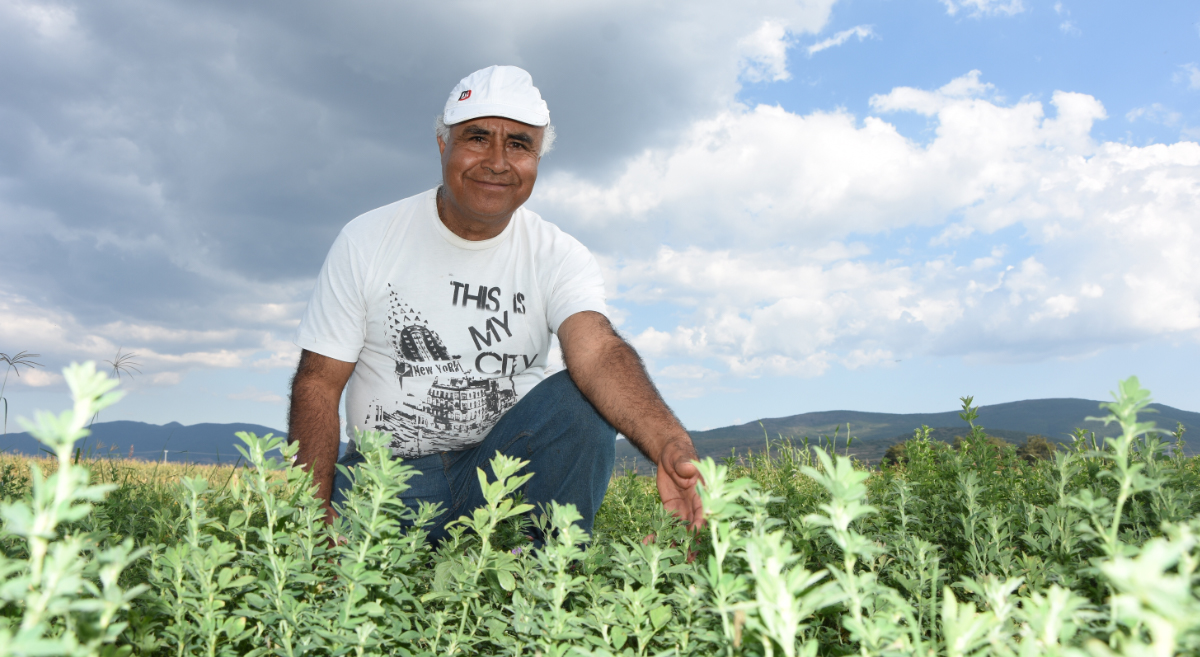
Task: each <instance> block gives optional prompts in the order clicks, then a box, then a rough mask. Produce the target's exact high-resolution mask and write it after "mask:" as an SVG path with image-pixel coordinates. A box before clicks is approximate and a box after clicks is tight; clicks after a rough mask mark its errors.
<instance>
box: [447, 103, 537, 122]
mask: <svg viewBox="0 0 1200 657" xmlns="http://www.w3.org/2000/svg"><path fill="white" fill-rule="evenodd" d="M481 116H499V117H502V118H505V119H512V120H513V121H520V122H521V123H527V124H529V125H532V126H538V127H544V126H546V125H548V124H549V123H550V114H549V113H548V112H538V111H536V110H530V109H528V108H525V107H514V106H512V105H505V104H504V103H473V104H471V105H458V106H455V107H452V108H450V109H447V110H446V112H445V114H444V115H443V117H442V120H443V121H445V122H446V125H454V124H455V123H462V122H463V121H470V120H471V119H478V118H479V117H481Z"/></svg>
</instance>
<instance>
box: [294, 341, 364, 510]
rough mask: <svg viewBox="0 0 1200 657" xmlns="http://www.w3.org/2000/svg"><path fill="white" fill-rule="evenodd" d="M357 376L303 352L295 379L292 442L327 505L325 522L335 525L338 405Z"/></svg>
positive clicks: (350, 367) (334, 362)
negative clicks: (334, 485)
mask: <svg viewBox="0 0 1200 657" xmlns="http://www.w3.org/2000/svg"><path fill="white" fill-rule="evenodd" d="M353 372H354V363H347V362H345V361H340V360H337V359H334V358H329V357H328V356H322V355H321V354H318V353H313V352H311V351H308V350H304V351H301V352H300V364H299V365H298V366H297V367H296V375H295V376H294V377H292V395H291V408H290V409H289V410H288V442H299V443H300V451H299V453H298V454H297V456H296V463H297V464H298V465H300V467H302V468H304V469H306V470H308V471H309V472H311V473H312V477H313V483H315V484H316V485H317V496H318V497H320V498H321V499H322V500H324V501H325V521H326V522H329V523H332V522H333V518H334V512H333V507H332V506H330V503H329V500H330V497H331V496H332V495H333V476H334V473H335V472H336V470H335V466H336V464H337V458H338V443H339V442H340V440H341V438H340V436H339V435H338V430H339V423H338V402H339V401H340V400H341V398H342V390H343V389H344V388H345V387H346V381H348V380H349V379H350V375H351V374H352V373H353Z"/></svg>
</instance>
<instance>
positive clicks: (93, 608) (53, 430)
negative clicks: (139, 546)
mask: <svg viewBox="0 0 1200 657" xmlns="http://www.w3.org/2000/svg"><path fill="white" fill-rule="evenodd" d="M63 375H64V376H65V378H66V381H67V385H68V386H69V387H70V388H71V393H72V396H73V397H74V400H75V404H74V408H73V409H72V410H69V411H66V412H64V413H63V414H62V415H59V416H54V415H52V414H50V413H44V412H39V413H38V414H37V422H36V423H30V422H27V421H24V420H22V425H23V426H24V427H25V428H26V430H28V431H29V432H30V433H31V434H32V435H33V436H34V437H36V438H37V439H38V440H40V441H41V442H42V443H43V444H44V445H46V447H48V448H49V449H50V450H51V451H52V452H53V454H54V456H55V457H56V458H57V459H58V469H57V471H56V472H54V474H51V475H49V476H45V475H44V474H43V473H42V471H41V469H40V468H38V466H37V464H36V463H33V464H31V465H30V469H31V476H30V494H29V495H28V496H26V497H25V498H23V499H17V500H13V499H10V500H6V501H4V502H3V503H0V520H3V523H4V524H3V528H2V530H0V540H2V541H3V542H4V543H6V544H7V545H8V546H10V547H11V548H13V549H9V550H5V551H4V552H2V553H0V657H7V656H8V655H105V656H110V655H118V654H124V653H126V652H127V650H122V649H119V648H118V647H117V646H116V645H115V643H116V642H117V640H118V637H119V636H120V635H121V633H122V632H123V631H124V629H125V627H126V623H125V622H123V621H122V620H121V618H122V613H123V612H124V610H126V609H127V608H128V607H129V604H130V601H131V600H133V598H134V597H136V596H137V595H138V594H140V593H141V592H142V591H143V590H145V588H146V587H144V586H135V587H132V588H129V589H125V588H123V587H122V586H121V585H120V583H119V581H118V579H119V577H120V576H121V573H122V571H124V570H125V568H126V567H127V566H128V565H129V564H131V563H132V562H133V561H134V560H136V559H138V558H140V557H141V555H142V553H143V550H135V549H134V545H133V540H132V539H127V540H125V541H124V542H122V543H120V544H117V545H115V546H109V547H104V546H102V545H101V544H100V542H99V538H98V537H97V536H96V535H93V534H91V533H84V532H79V531H78V530H76V529H74V528H72V526H71V523H75V522H77V521H79V520H82V519H83V518H84V517H86V516H87V515H88V514H89V513H91V511H92V505H93V504H94V503H98V502H100V501H101V500H102V499H103V497H104V494H105V493H106V492H108V491H109V490H110V489H111V488H113V486H111V485H103V486H94V485H89V484H88V477H89V475H88V471H87V469H86V468H84V467H80V466H78V465H74V464H72V463H71V448H72V447H73V446H74V444H75V441H76V440H78V439H80V438H83V437H84V436H86V435H87V433H88V431H87V429H86V428H85V426H84V425H85V423H86V421H87V418H88V417H90V416H91V415H93V414H94V413H96V412H98V411H99V410H100V409H102V408H105V407H106V406H109V405H110V404H112V403H113V402H115V401H117V399H119V398H120V396H121V395H120V393H117V392H113V388H114V387H116V385H117V382H116V381H113V380H111V379H109V378H108V377H106V376H104V375H103V374H101V373H98V372H96V367H95V365H94V364H93V363H85V364H83V365H71V366H70V367H68V368H67V369H66V370H64V372H63ZM14 555H15V556H14Z"/></svg>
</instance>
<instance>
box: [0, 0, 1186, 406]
mask: <svg viewBox="0 0 1200 657" xmlns="http://www.w3.org/2000/svg"><path fill="white" fill-rule="evenodd" d="M467 6H468V5H467V4H466V3H456V2H446V3H438V4H437V5H436V6H428V7H419V8H418V7H408V6H398V5H395V4H393V3H386V2H360V3H355V4H353V5H345V6H342V7H339V8H337V9H336V10H335V9H333V8H330V7H328V6H326V5H323V4H322V3H315V2H313V3H307V2H300V3H283V2H280V3H256V4H255V5H253V6H246V5H244V4H243V3H236V2H228V3H222V2H214V3H206V4H205V5H203V6H197V5H194V4H193V3H183V2H139V1H135V0H115V1H113V2H106V3H71V2H40V1H30V0H20V1H17V0H5V1H4V2H0V44H3V45H0V62H3V64H0V85H2V87H3V88H4V89H5V90H6V93H5V94H3V95H2V97H0V126H3V127H0V234H2V235H4V237H5V239H4V242H5V253H6V257H5V258H3V259H0V352H4V353H13V352H16V351H20V350H23V349H24V350H28V351H32V352H36V353H40V354H42V357H41V358H40V359H39V361H40V362H42V363H44V364H45V365H46V368H44V369H43V370H40V371H33V372H25V371H23V372H22V376H21V377H20V378H16V379H14V378H12V377H10V381H9V385H8V388H7V390H6V391H5V396H6V397H8V398H9V400H10V405H11V407H12V409H13V411H14V413H16V414H22V413H28V412H29V411H31V410H32V409H34V408H58V407H61V406H62V404H63V403H64V400H65V390H64V386H63V385H62V382H61V378H60V377H57V376H56V375H54V371H56V370H57V369H58V368H61V367H62V366H63V365H65V364H66V363H68V362H70V361H72V360H81V359H95V360H104V359H111V358H112V357H113V355H114V354H115V352H116V350H117V348H123V349H124V350H125V351H127V352H128V351H132V352H134V353H137V354H138V355H139V358H138V362H139V363H140V370H141V372H139V373H136V374H135V376H134V377H133V379H132V381H131V382H129V385H128V388H129V390H130V395H129V396H128V398H127V399H126V401H124V402H122V403H121V404H120V405H118V406H117V407H115V408H114V409H112V410H111V411H108V412H107V416H108V417H107V418H105V419H131V420H141V421H149V422H156V423H163V422H168V421H172V420H177V421H181V422H184V423H186V424H191V423H196V422H233V421H248V422H257V423H261V424H266V425H268V426H273V427H278V428H283V427H284V419H283V418H284V416H285V397H286V393H287V383H288V379H289V377H290V374H291V368H293V367H294V363H295V358H296V350H295V347H294V346H293V345H291V343H290V340H291V337H292V332H293V331H294V326H295V323H296V321H297V320H298V318H299V316H300V313H301V312H302V310H303V307H304V303H305V302H306V300H307V295H308V293H309V291H310V290H311V287H312V282H313V279H314V277H315V275H316V273H317V270H318V268H319V267H320V263H321V261H322V259H323V257H324V253H325V251H326V250H327V249H328V246H329V244H330V243H331V242H332V239H333V237H334V236H335V235H336V233H337V231H338V230H339V229H340V227H341V226H342V225H343V224H345V223H346V222H347V221H349V220H350V219H352V218H353V217H354V216H355V215H357V214H359V213H361V212H364V211H366V210H369V209H371V208H373V207H376V206H378V205H381V204H383V203H387V202H390V201H392V200H395V199H398V198H402V197H404V196H407V195H410V194H413V193H417V192H419V191H422V190H424V189H427V188H429V187H431V186H433V185H434V184H436V182H437V165H436V151H434V150H433V140H432V135H431V134H430V127H429V126H430V123H431V118H432V116H433V114H434V113H435V112H436V111H437V110H438V108H439V107H440V105H441V103H442V101H443V100H444V97H445V94H446V93H447V92H448V90H449V89H450V88H451V87H452V86H453V85H454V84H455V83H456V82H457V80H458V79H459V78H461V77H462V76H464V75H466V74H467V73H469V72H470V71H472V70H474V69H476V68H479V67H482V66H485V65H488V64H491V63H513V64H518V65H521V66H523V67H525V68H527V69H528V70H529V71H530V72H531V73H532V74H533V76H534V80H535V83H536V84H538V85H539V87H540V88H541V89H542V91H543V94H544V95H545V96H546V98H547V100H548V102H549V104H550V109H551V116H552V119H553V120H554V122H555V123H556V125H557V126H558V128H559V135H560V136H559V146H558V147H557V148H556V151H555V152H554V153H552V154H551V155H550V156H548V157H547V158H546V160H545V161H544V162H543V164H542V174H541V177H540V180H539V184H538V189H537V190H536V192H535V196H534V198H533V199H532V200H531V202H530V205H531V207H533V208H534V209H535V210H537V211H538V212H540V213H541V214H542V215H543V216H545V217H546V218H547V219H550V220H552V221H555V222H556V223H558V224H559V225H560V226H562V227H563V228H564V229H566V230H567V231H568V232H570V233H572V234H574V235H576V236H578V237H579V238H580V239H581V240H582V241H583V242H584V243H585V244H586V245H587V246H588V247H589V248H591V249H592V250H593V252H594V253H595V254H596V255H597V257H598V258H599V259H600V261H601V263H602V266H603V267H604V269H605V272H606V276H607V277H608V282H609V291H610V301H611V305H612V307H613V309H614V318H616V319H617V321H618V322H619V326H620V329H621V330H622V331H623V332H624V334H625V335H626V336H628V338H629V339H630V340H631V341H632V342H633V343H634V344H635V345H636V346H637V347H638V348H639V350H640V351H641V352H642V353H643V355H644V356H645V358H646V360H647V363H648V365H649V367H650V369H651V372H652V373H653V375H654V376H655V379H656V381H657V382H658V383H659V385H660V386H661V387H662V389H663V391H664V393H665V395H666V396H667V397H668V400H669V401H670V402H671V403H672V405H673V407H674V408H675V409H676V410H677V412H678V413H679V415H680V416H681V418H682V419H683V421H684V423H685V424H686V425H688V426H689V427H692V428H710V427H716V426H722V425H725V424H730V423H734V422H744V421H750V420H753V419H755V418H758V417H776V416H783V415H791V414H795V413H801V412H807V411H815V410H827V409H833V408H846V409H857V410H874V411H890V412H905V411H910V412H917V411H934V410H947V409H950V408H953V407H955V406H956V405H957V398H958V397H959V396H961V395H974V396H975V397H976V399H977V400H978V401H980V402H982V403H998V402H1006V401H1014V400H1018V399H1028V398H1041V397H1090V398H1104V397H1106V395H1107V391H1109V390H1111V389H1113V388H1114V387H1115V384H1116V382H1117V380H1118V379H1119V378H1123V377H1125V376H1128V375H1130V374H1138V375H1139V376H1140V377H1141V378H1142V380H1143V383H1144V384H1145V385H1147V387H1149V388H1150V389H1151V390H1152V391H1153V392H1154V393H1155V397H1156V399H1158V400H1160V401H1162V402H1164V403H1167V404H1171V405H1174V406H1178V407H1181V408H1185V409H1190V410H1197V409H1200V402H1197V401H1195V400H1197V399H1198V396H1197V395H1198V393H1200V386H1198V385H1197V384H1196V383H1195V379H1196V377H1194V376H1192V375H1191V372H1193V371H1194V370H1195V369H1196V366H1197V365H1200V358H1198V357H1200V353H1198V350H1197V336H1198V335H1200V334H1198V333H1197V331H1198V329H1200V271H1197V269H1200V268H1198V267H1197V266H1196V265H1195V264H1194V261H1195V257H1194V255H1193V254H1194V253H1197V252H1200V250H1198V249H1200V233H1198V232H1197V230H1196V228H1197V213H1196V208H1197V207H1200V205H1198V202H1200V145H1197V143H1196V142H1197V141H1200V9H1197V8H1196V6H1195V5H1194V3H1183V2H1157V3H1142V4H1132V3H1117V2H1090V3H1086V4H1084V3H1071V2H1038V1H1035V0H1005V1H997V0H966V1H961V0H911V1H909V2H898V1H896V0H849V1H847V0H812V1H809V2H787V1H783V0H763V1H761V2H750V3H739V4H738V6H736V7H735V6H731V3H720V2H693V3H680V4H679V5H677V6H671V5H653V6H648V7H647V6H643V3H637V2H632V1H631V2H603V3H600V2H596V3H589V2H580V3H574V4H572V5H570V6H565V5H560V4H556V3H543V2H514V3H510V5H509V10H508V12H507V13H506V14H505V15H502V16H495V17H491V18H490V21H491V22H490V23H488V24H487V25H486V26H483V27H479V26H474V27H473V28H472V29H471V31H470V34H469V36H463V29H464V28H463V26H462V22H461V17H462V11H465V10H466V7H467ZM448 41H452V42H454V43H455V44H456V47H455V48H453V49H447V48H446V47H445V44H446V43H447V42H448ZM126 380H127V381H129V380H128V379H126Z"/></svg>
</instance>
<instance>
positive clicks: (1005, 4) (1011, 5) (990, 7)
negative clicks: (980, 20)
mask: <svg viewBox="0 0 1200 657" xmlns="http://www.w3.org/2000/svg"><path fill="white" fill-rule="evenodd" d="M942 4H944V5H946V13H947V14H950V15H951V16H954V15H956V14H958V10H959V9H968V10H970V11H971V16H998V15H1001V14H1003V15H1005V16H1013V15H1015V14H1019V13H1021V12H1023V11H1025V5H1024V4H1022V2H1021V0H957V1H956V0H942ZM1059 4H1061V3H1059ZM1057 8H1058V5H1055V9H1057Z"/></svg>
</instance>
